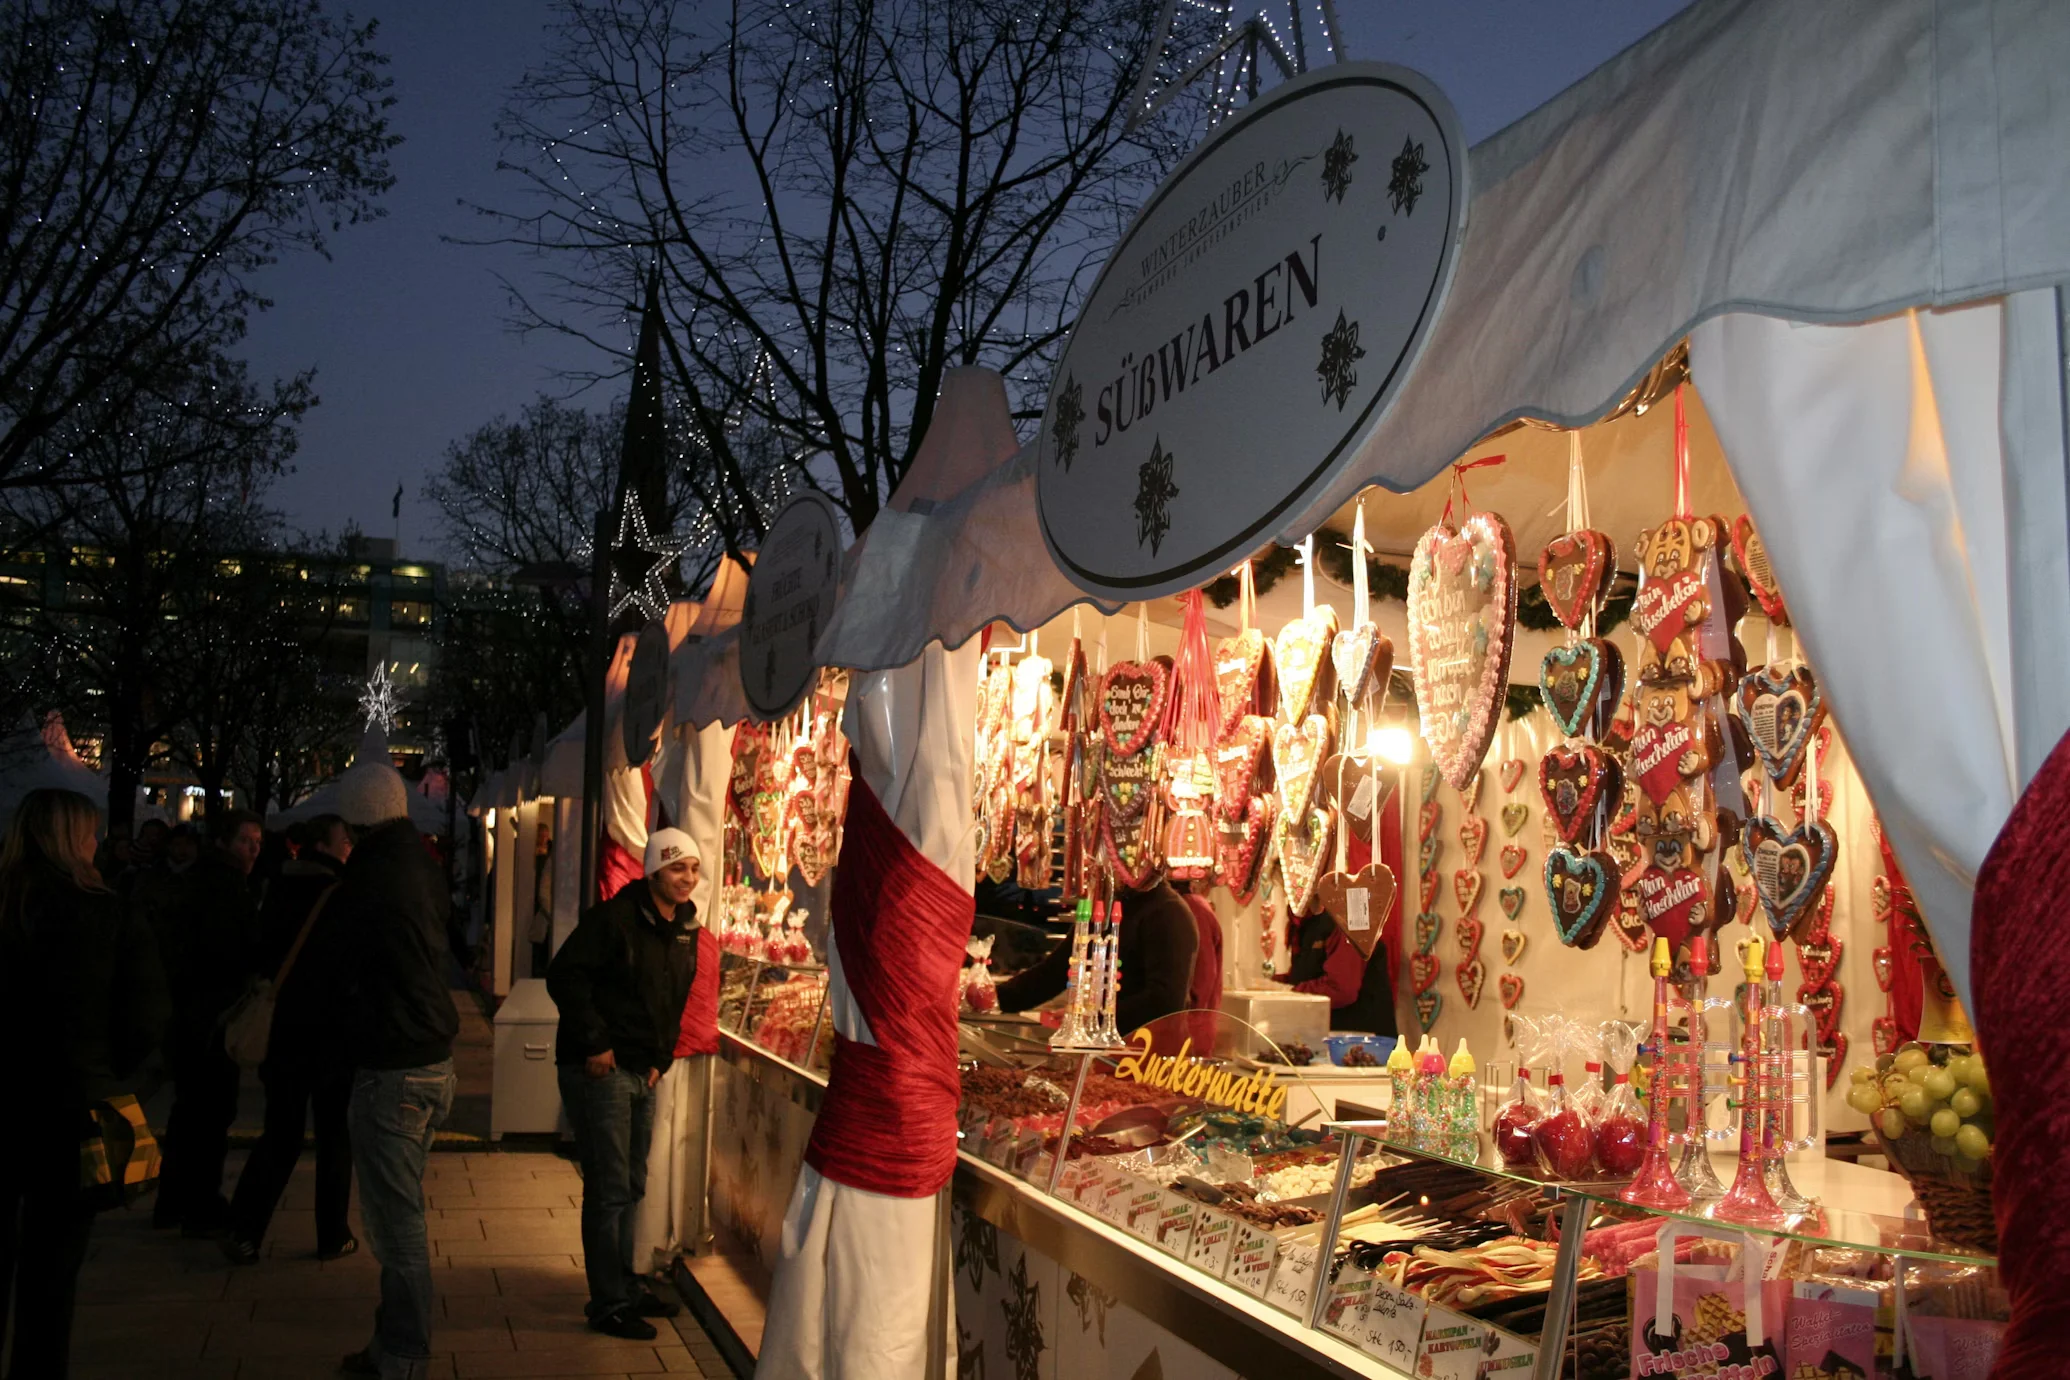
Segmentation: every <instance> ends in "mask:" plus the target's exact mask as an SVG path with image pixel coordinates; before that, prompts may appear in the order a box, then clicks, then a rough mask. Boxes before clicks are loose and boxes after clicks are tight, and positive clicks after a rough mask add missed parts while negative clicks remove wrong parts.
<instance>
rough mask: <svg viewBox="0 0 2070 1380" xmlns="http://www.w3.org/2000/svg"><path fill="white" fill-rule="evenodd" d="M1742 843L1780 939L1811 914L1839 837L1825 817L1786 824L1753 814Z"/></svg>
mask: <svg viewBox="0 0 2070 1380" xmlns="http://www.w3.org/2000/svg"><path fill="white" fill-rule="evenodd" d="M1740 846H1741V847H1743V848H1744V849H1746V855H1747V871H1749V872H1751V873H1752V874H1753V877H1754V893H1755V895H1757V896H1759V897H1760V898H1761V909H1762V910H1763V911H1764V912H1765V914H1766V918H1767V920H1768V928H1769V929H1770V930H1771V931H1772V932H1773V933H1774V934H1775V935H1776V937H1777V938H1778V939H1779V938H1781V937H1783V936H1784V935H1787V934H1789V933H1790V932H1791V931H1792V930H1794V929H1796V928H1797V927H1798V925H1799V924H1800V922H1802V921H1803V920H1805V919H1806V918H1807V917H1808V916H1810V915H1811V914H1812V913H1813V906H1814V905H1815V903H1816V902H1817V901H1818V898H1819V895H1820V893H1821V892H1823V891H1824V890H1825V888H1826V881H1827V879H1828V878H1830V877H1831V876H1832V873H1833V860H1834V858H1835V857H1836V856H1838V854H1839V842H1838V840H1837V839H1835V838H1834V836H1833V831H1832V829H1831V827H1830V826H1828V825H1827V824H1826V822H1825V821H1824V820H1809V821H1803V822H1800V823H1799V824H1798V825H1797V827H1796V828H1794V829H1784V828H1783V827H1782V823H1781V822H1780V821H1779V820H1776V819H1772V818H1770V817H1769V816H1767V815H1755V816H1753V817H1752V818H1750V819H1748V820H1747V824H1746V833H1745V835H1744V836H1743V837H1742V839H1741V844H1740Z"/></svg>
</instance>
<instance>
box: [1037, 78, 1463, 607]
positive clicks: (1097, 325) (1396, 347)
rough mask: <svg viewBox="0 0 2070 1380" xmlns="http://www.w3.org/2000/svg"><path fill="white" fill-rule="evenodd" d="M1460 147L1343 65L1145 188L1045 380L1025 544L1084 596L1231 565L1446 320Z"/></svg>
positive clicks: (1254, 110) (1419, 106)
mask: <svg viewBox="0 0 2070 1380" xmlns="http://www.w3.org/2000/svg"><path fill="white" fill-rule="evenodd" d="M1465 157H1466V150H1465V145H1464V143H1463V141H1462V139H1461V136H1460V132H1459V121H1458V117H1457V116H1456V115H1455V114H1454V113H1453V111H1452V107H1451V105H1450V104H1449V103H1448V102H1447V101H1446V100H1445V98H1444V97H1443V95H1442V94H1440V93H1439V92H1438V90H1437V88H1436V87H1435V86H1433V85H1431V83H1430V82H1428V81H1427V80H1425V79H1424V78H1423V77H1421V76H1418V75H1417V74H1416V73H1414V72H1410V71H1408V70H1406V69H1404V68H1400V67H1394V66H1390V65H1387V64H1382V63H1344V64H1340V65H1338V66H1335V67H1331V68H1329V69H1328V70H1326V71H1322V72H1316V73H1311V74H1309V75H1307V76H1304V77H1300V78H1297V79H1296V80H1294V81H1290V82H1287V83H1285V84H1284V85H1282V86H1280V87H1278V88H1276V89H1275V90H1273V91H1272V92H1271V93H1270V94H1268V95H1267V96H1265V97H1263V98H1262V99H1260V100H1258V101H1257V102H1256V103H1254V104H1252V105H1251V106H1249V107H1248V108H1246V109H1245V110H1244V112H1243V114H1242V115H1241V116H1240V117H1238V118H1237V119H1235V120H1233V121H1231V122H1230V123H1229V124H1227V125H1225V126H1223V127H1222V128H1220V129H1218V130H1217V131H1216V132H1215V133H1214V134H1213V135H1212V136H1211V137H1210V138H1209V139H1208V140H1207V141H1206V142H1205V143H1204V144H1203V145H1202V146H1201V147H1200V148H1198V149H1196V150H1195V151H1194V152H1193V154H1192V155H1191V156H1190V157H1189V158H1188V159H1187V160H1186V162H1185V163H1184V164H1183V165H1182V166H1181V167H1180V169H1179V170H1178V172H1176V173H1175V174H1173V175H1172V177H1171V178H1170V179H1169V180H1167V181H1166V182H1165V183H1164V185H1163V186H1162V187H1160V188H1159V189H1158V191H1157V195H1156V196H1155V197H1153V198H1152V199H1151V201H1150V204H1149V205H1148V206H1146V207H1144V208H1143V211H1142V213H1141V214H1140V215H1138V216H1137V217H1136V221H1135V224H1134V225H1133V226H1131V227H1130V228H1129V232H1128V235H1127V236H1126V237H1125V238H1124V239H1123V240H1122V242H1121V244H1120V246H1119V247H1118V248H1117V249H1115V251H1114V254H1113V256H1112V257H1111V258H1110V259H1109V260H1108V261H1107V266H1106V268H1105V269H1104V270H1103V271H1102V272H1101V274H1100V277H1099V280H1098V282H1096V283H1095V284H1094V286H1093V290H1092V294H1091V296H1089V297H1088V298H1087V299H1086V303H1085V307H1084V310H1083V311H1082V312H1081V313H1080V314H1079V318H1078V323H1077V326H1076V327H1075V328H1074V329H1073V331H1072V333H1071V340H1070V344H1069V345H1068V346H1067V347H1066V349H1065V351H1064V357H1063V359H1062V361H1061V362H1060V363H1059V365H1058V367H1057V371H1056V375H1055V377H1054V379H1053V380H1052V381H1051V384H1050V396H1049V406H1048V409H1047V410H1046V411H1045V412H1044V414H1043V420H1042V431H1041V435H1040V437H1039V439H1038V443H1037V444H1038V446H1039V463H1040V471H1039V477H1038V480H1037V486H1036V494H1037V499H1038V503H1039V506H1040V510H1041V516H1042V532H1043V537H1044V539H1045V540H1046V541H1047V542H1048V543H1049V548H1050V551H1051V553H1052V554H1053V555H1054V556H1055V557H1056V560H1057V562H1058V564H1059V565H1060V566H1061V567H1062V569H1063V570H1064V571H1065V572H1067V573H1068V574H1069V575H1070V576H1071V578H1072V580H1073V581H1074V582H1075V583H1076V584H1077V585H1078V586H1079V587H1080V588H1082V589H1084V590H1086V591H1088V592H1089V593H1092V594H1097V595H1105V596H1109V597H1118V598H1124V599H1142V598H1149V597H1151V596H1154V595H1159V594H1168V593H1171V592H1173V591H1175V590H1181V589H1186V588H1189V587H1191V586H1193V585H1197V584H1200V583H1201V582H1203V581H1205V580H1209V579H1212V578H1214V577H1215V576H1216V575H1219V574H1221V573H1222V572H1224V571H1226V570H1227V569H1229V568H1230V567H1231V566H1233V565H1235V564H1236V563H1237V562H1238V561H1240V560H1242V559H1243V558H1244V557H1245V556H1247V555H1249V554H1250V553H1251V552H1252V551H1254V550H1256V549H1257V548H1258V547H1259V546H1260V545H1262V544H1264V542H1266V541H1267V540H1269V539H1270V538H1271V536H1272V535H1273V528H1274V524H1275V523H1277V522H1278V521H1279V520H1280V519H1282V518H1283V517H1284V516H1285V515H1286V514H1287V513H1288V512H1289V510H1291V509H1292V508H1294V506H1295V505H1296V504H1298V503H1300V502H1301V501H1302V500H1303V499H1305V498H1308V497H1309V496H1311V495H1312V494H1314V493H1315V491H1316V490H1317V489H1319V488H1320V487H1321V486H1322V485H1324V484H1325V483H1327V482H1329V481H1330V480H1331V479H1332V478H1334V477H1335V476H1336V474H1337V472H1338V471H1339V470H1340V469H1341V468H1342V467H1343V466H1344V465H1345V464H1347V463H1349V461H1350V459H1351V457H1352V455H1353V454H1354V453H1355V452H1356V450H1357V446H1358V443H1359V441H1360V440H1361V439H1363V438H1364V436H1365V435H1366V433H1367V432H1368V431H1370V430H1371V429H1372V427H1373V425H1374V424H1375V423H1376V422H1378V421H1379V419H1380V415H1381V413H1382V412H1383V411H1384V409H1385V408H1386V405H1387V403H1388V401H1389V399H1391V398H1392V397H1394V395H1395V394H1396V393H1397V392H1399V391H1400V389H1401V387H1402V384H1403V383H1404V381H1405V380H1406V379H1407V378H1408V376H1409V372H1410V370H1411V368H1412V366H1413V365H1414V363H1415V360H1416V355H1417V353H1418V351H1420V349H1421V348H1422V345H1423V340H1424V337H1425V336H1426V335H1427V334H1428V333H1429V330H1430V324H1431V322H1432V321H1433V320H1434V319H1435V318H1436V316H1437V313H1438V309H1439V307H1440V306H1441V305H1442V303H1443V300H1444V295H1445V287H1446V284H1447V283H1448V281H1449V280H1450V276H1451V270H1452V262H1453V257H1454V252H1455V250H1456V248H1457V246H1458V242H1459V236H1460V232H1461V230H1462V229H1463V221H1464V216H1465V208H1466V168H1465Z"/></svg>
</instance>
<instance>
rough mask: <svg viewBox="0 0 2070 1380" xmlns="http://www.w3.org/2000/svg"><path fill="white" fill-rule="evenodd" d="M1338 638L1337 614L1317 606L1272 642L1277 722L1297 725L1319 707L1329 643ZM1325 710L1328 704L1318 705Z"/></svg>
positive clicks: (1331, 609)
mask: <svg viewBox="0 0 2070 1380" xmlns="http://www.w3.org/2000/svg"><path fill="white" fill-rule="evenodd" d="M1336 636H1337V610H1335V609H1333V608H1331V607H1330V606H1329V605H1328V604H1318V605H1317V606H1316V608H1315V611H1314V612H1313V613H1310V614H1307V615H1306V616H1304V617H1301V618H1296V619H1295V620H1294V621H1293V622H1291V623H1289V624H1287V625H1286V627H1284V628H1282V629H1280V633H1279V636H1278V637H1276V638H1274V639H1273V642H1272V669H1273V671H1274V673H1275V674H1276V675H1277V676H1278V679H1279V718H1280V722H1282V723H1299V722H1300V721H1301V720H1303V719H1305V718H1307V717H1308V714H1309V711H1310V710H1312V709H1314V708H1316V707H1318V703H1319V702H1318V699H1317V696H1318V695H1319V694H1321V693H1324V685H1323V683H1322V682H1323V674H1322V673H1323V671H1324V669H1325V668H1327V667H1328V665H1329V657H1330V643H1331V641H1332V639H1334V638H1335V637H1336ZM1321 707H1324V708H1327V707H1328V706H1327V702H1326V701H1324V702H1321Z"/></svg>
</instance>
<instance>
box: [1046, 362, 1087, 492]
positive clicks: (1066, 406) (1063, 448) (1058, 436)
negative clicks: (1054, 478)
mask: <svg viewBox="0 0 2070 1380" xmlns="http://www.w3.org/2000/svg"><path fill="white" fill-rule="evenodd" d="M1084 423H1085V387H1084V385H1083V384H1081V383H1079V382H1078V380H1077V378H1075V377H1067V378H1066V379H1065V380H1064V391H1063V392H1061V393H1059V394H1057V415H1056V418H1055V420H1053V421H1052V422H1051V423H1050V424H1049V443H1050V445H1052V446H1054V447H1055V448H1056V452H1057V461H1058V463H1060V464H1061V465H1063V467H1064V469H1065V470H1066V471H1067V472H1068V471H1069V470H1070V468H1071V462H1072V461H1073V460H1075V459H1077V458H1078V428H1079V427H1080V426H1082V425H1084Z"/></svg>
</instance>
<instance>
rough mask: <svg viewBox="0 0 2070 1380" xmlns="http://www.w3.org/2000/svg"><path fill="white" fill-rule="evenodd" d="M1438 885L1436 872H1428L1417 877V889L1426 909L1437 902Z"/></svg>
mask: <svg viewBox="0 0 2070 1380" xmlns="http://www.w3.org/2000/svg"><path fill="white" fill-rule="evenodd" d="M1438 886H1439V882H1438V874H1437V873H1435V872H1426V873H1424V874H1423V875H1422V877H1420V878H1418V879H1417V890H1418V893H1419V895H1420V897H1421V899H1422V901H1423V909H1425V910H1426V911H1427V910H1429V909H1430V908H1431V907H1433V906H1435V905H1436V904H1437V898H1438Z"/></svg>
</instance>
